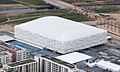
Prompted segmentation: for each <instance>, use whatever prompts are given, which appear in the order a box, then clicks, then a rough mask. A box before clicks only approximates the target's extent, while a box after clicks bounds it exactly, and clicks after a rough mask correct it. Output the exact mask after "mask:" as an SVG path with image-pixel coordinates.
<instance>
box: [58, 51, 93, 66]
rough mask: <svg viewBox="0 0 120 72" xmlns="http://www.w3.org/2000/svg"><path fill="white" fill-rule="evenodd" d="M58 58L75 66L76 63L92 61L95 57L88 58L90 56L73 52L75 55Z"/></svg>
mask: <svg viewBox="0 0 120 72" xmlns="http://www.w3.org/2000/svg"><path fill="white" fill-rule="evenodd" d="M56 58H57V59H60V60H62V61H65V62H68V63H71V64H74V63H77V62H80V61H84V60H88V59H91V58H93V57H91V56H88V55H86V54H83V53H78V52H73V53H69V54H65V55H61V56H57V57H56Z"/></svg>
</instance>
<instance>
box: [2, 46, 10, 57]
mask: <svg viewBox="0 0 120 72" xmlns="http://www.w3.org/2000/svg"><path fill="white" fill-rule="evenodd" d="M8 54H10V53H9V52H7V51H5V50H4V49H1V48H0V56H4V55H8Z"/></svg>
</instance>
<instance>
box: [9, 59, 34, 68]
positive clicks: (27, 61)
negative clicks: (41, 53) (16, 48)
mask: <svg viewBox="0 0 120 72" xmlns="http://www.w3.org/2000/svg"><path fill="white" fill-rule="evenodd" d="M31 62H35V60H31V59H30V60H25V61H20V62H15V63H12V64H8V66H10V67H15V66H18V65H23V64H27V63H31Z"/></svg>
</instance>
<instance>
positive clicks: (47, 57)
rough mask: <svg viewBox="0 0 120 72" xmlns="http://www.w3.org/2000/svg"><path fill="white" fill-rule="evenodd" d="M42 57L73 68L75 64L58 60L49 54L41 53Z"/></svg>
mask: <svg viewBox="0 0 120 72" xmlns="http://www.w3.org/2000/svg"><path fill="white" fill-rule="evenodd" d="M42 57H43V58H46V59H49V60H51V61H53V62H56V63H58V64H62V65H65V66H67V67H70V68H75V65H74V64H70V63H67V62H65V61H62V60H60V59H57V58H54V57H50V56H43V55H42Z"/></svg>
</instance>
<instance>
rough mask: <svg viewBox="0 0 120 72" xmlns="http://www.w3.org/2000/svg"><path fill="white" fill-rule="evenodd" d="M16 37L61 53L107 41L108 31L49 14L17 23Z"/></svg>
mask: <svg viewBox="0 0 120 72" xmlns="http://www.w3.org/2000/svg"><path fill="white" fill-rule="evenodd" d="M14 33H15V37H16V38H17V39H20V40H22V41H25V42H28V43H32V44H34V45H37V46H41V47H44V48H47V49H50V50H53V51H57V52H59V53H62V54H65V53H68V52H72V51H76V50H81V49H85V48H89V47H92V46H96V45H100V44H103V43H105V42H106V41H107V31H105V30H102V29H99V28H95V27H92V26H88V25H85V24H82V23H79V22H75V21H71V20H68V19H64V18H60V17H56V16H48V17H43V18H39V19H36V20H33V21H30V22H26V23H23V24H20V25H16V26H15V28H14Z"/></svg>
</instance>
